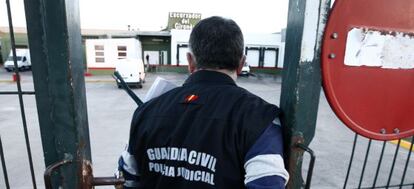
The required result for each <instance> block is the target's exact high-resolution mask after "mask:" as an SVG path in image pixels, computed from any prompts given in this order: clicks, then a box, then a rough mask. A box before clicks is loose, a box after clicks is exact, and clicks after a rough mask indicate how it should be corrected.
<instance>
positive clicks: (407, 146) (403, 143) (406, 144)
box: [390, 139, 414, 151]
mask: <svg viewBox="0 0 414 189" xmlns="http://www.w3.org/2000/svg"><path fill="white" fill-rule="evenodd" d="M390 142H391V143H392V144H395V145H398V140H391V141H390ZM400 146H401V147H403V148H405V149H407V150H410V147H411V151H414V146H413V144H411V142H408V141H405V140H402V139H401V142H400Z"/></svg>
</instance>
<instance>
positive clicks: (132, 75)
mask: <svg viewBox="0 0 414 189" xmlns="http://www.w3.org/2000/svg"><path fill="white" fill-rule="evenodd" d="M144 70H145V69H144V63H143V62H142V60H141V59H119V60H117V61H115V71H117V72H118V73H119V75H121V77H122V79H124V81H125V83H126V84H127V85H129V86H134V87H137V88H142V84H143V83H144V82H145V71H144ZM116 84H117V85H118V88H121V87H122V86H121V82H120V81H119V80H118V79H116Z"/></svg>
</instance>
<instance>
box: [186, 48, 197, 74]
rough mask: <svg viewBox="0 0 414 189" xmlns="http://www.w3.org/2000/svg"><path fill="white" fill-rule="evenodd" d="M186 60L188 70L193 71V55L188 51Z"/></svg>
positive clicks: (194, 64)
mask: <svg viewBox="0 0 414 189" xmlns="http://www.w3.org/2000/svg"><path fill="white" fill-rule="evenodd" d="M187 61H188V72H190V73H193V72H194V71H195V70H196V63H195V58H194V55H193V54H191V53H190V52H188V53H187Z"/></svg>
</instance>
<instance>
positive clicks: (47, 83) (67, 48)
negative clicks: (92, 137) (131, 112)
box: [24, 0, 91, 188]
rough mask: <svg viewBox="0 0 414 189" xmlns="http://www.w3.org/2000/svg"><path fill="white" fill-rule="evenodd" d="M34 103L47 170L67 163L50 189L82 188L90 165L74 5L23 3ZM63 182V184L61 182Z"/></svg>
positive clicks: (49, 0)
mask: <svg viewBox="0 0 414 189" xmlns="http://www.w3.org/2000/svg"><path fill="white" fill-rule="evenodd" d="M24 5H25V13H26V24H27V30H28V39H29V44H30V46H29V47H30V53H31V55H32V56H31V57H32V70H33V81H34V88H35V91H36V104H37V111H38V117H39V125H40V132H41V138H42V146H43V153H44V158H45V164H46V166H50V165H52V164H54V163H56V162H60V161H64V160H66V161H67V160H71V161H74V162H77V163H72V164H68V165H65V166H63V167H62V168H61V169H60V172H59V173H57V174H54V175H53V176H52V185H53V188H58V187H59V186H62V187H63V188H80V184H81V183H82V181H81V178H82V177H81V175H82V174H83V173H82V161H84V160H87V161H90V160H91V149H90V141H89V128H88V119H87V117H88V116H87V109H86V108H87V107H86V93H85V78H84V63H83V53H82V43H81V31H80V19H79V2H78V0H25V1H24ZM60 177H63V178H65V179H63V181H62V179H60Z"/></svg>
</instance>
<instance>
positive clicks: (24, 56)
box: [4, 49, 32, 72]
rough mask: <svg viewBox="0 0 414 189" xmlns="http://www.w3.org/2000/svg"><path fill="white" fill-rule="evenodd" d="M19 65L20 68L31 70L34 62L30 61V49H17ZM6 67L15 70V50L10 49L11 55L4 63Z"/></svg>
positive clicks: (8, 69)
mask: <svg viewBox="0 0 414 189" xmlns="http://www.w3.org/2000/svg"><path fill="white" fill-rule="evenodd" d="M16 59H17V67H18V69H19V70H30V69H31V67H32V63H31V61H30V52H29V49H16ZM4 68H5V69H6V70H7V71H8V72H11V71H13V70H14V62H13V52H12V51H10V54H9V57H8V58H7V60H6V62H5V63H4Z"/></svg>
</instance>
